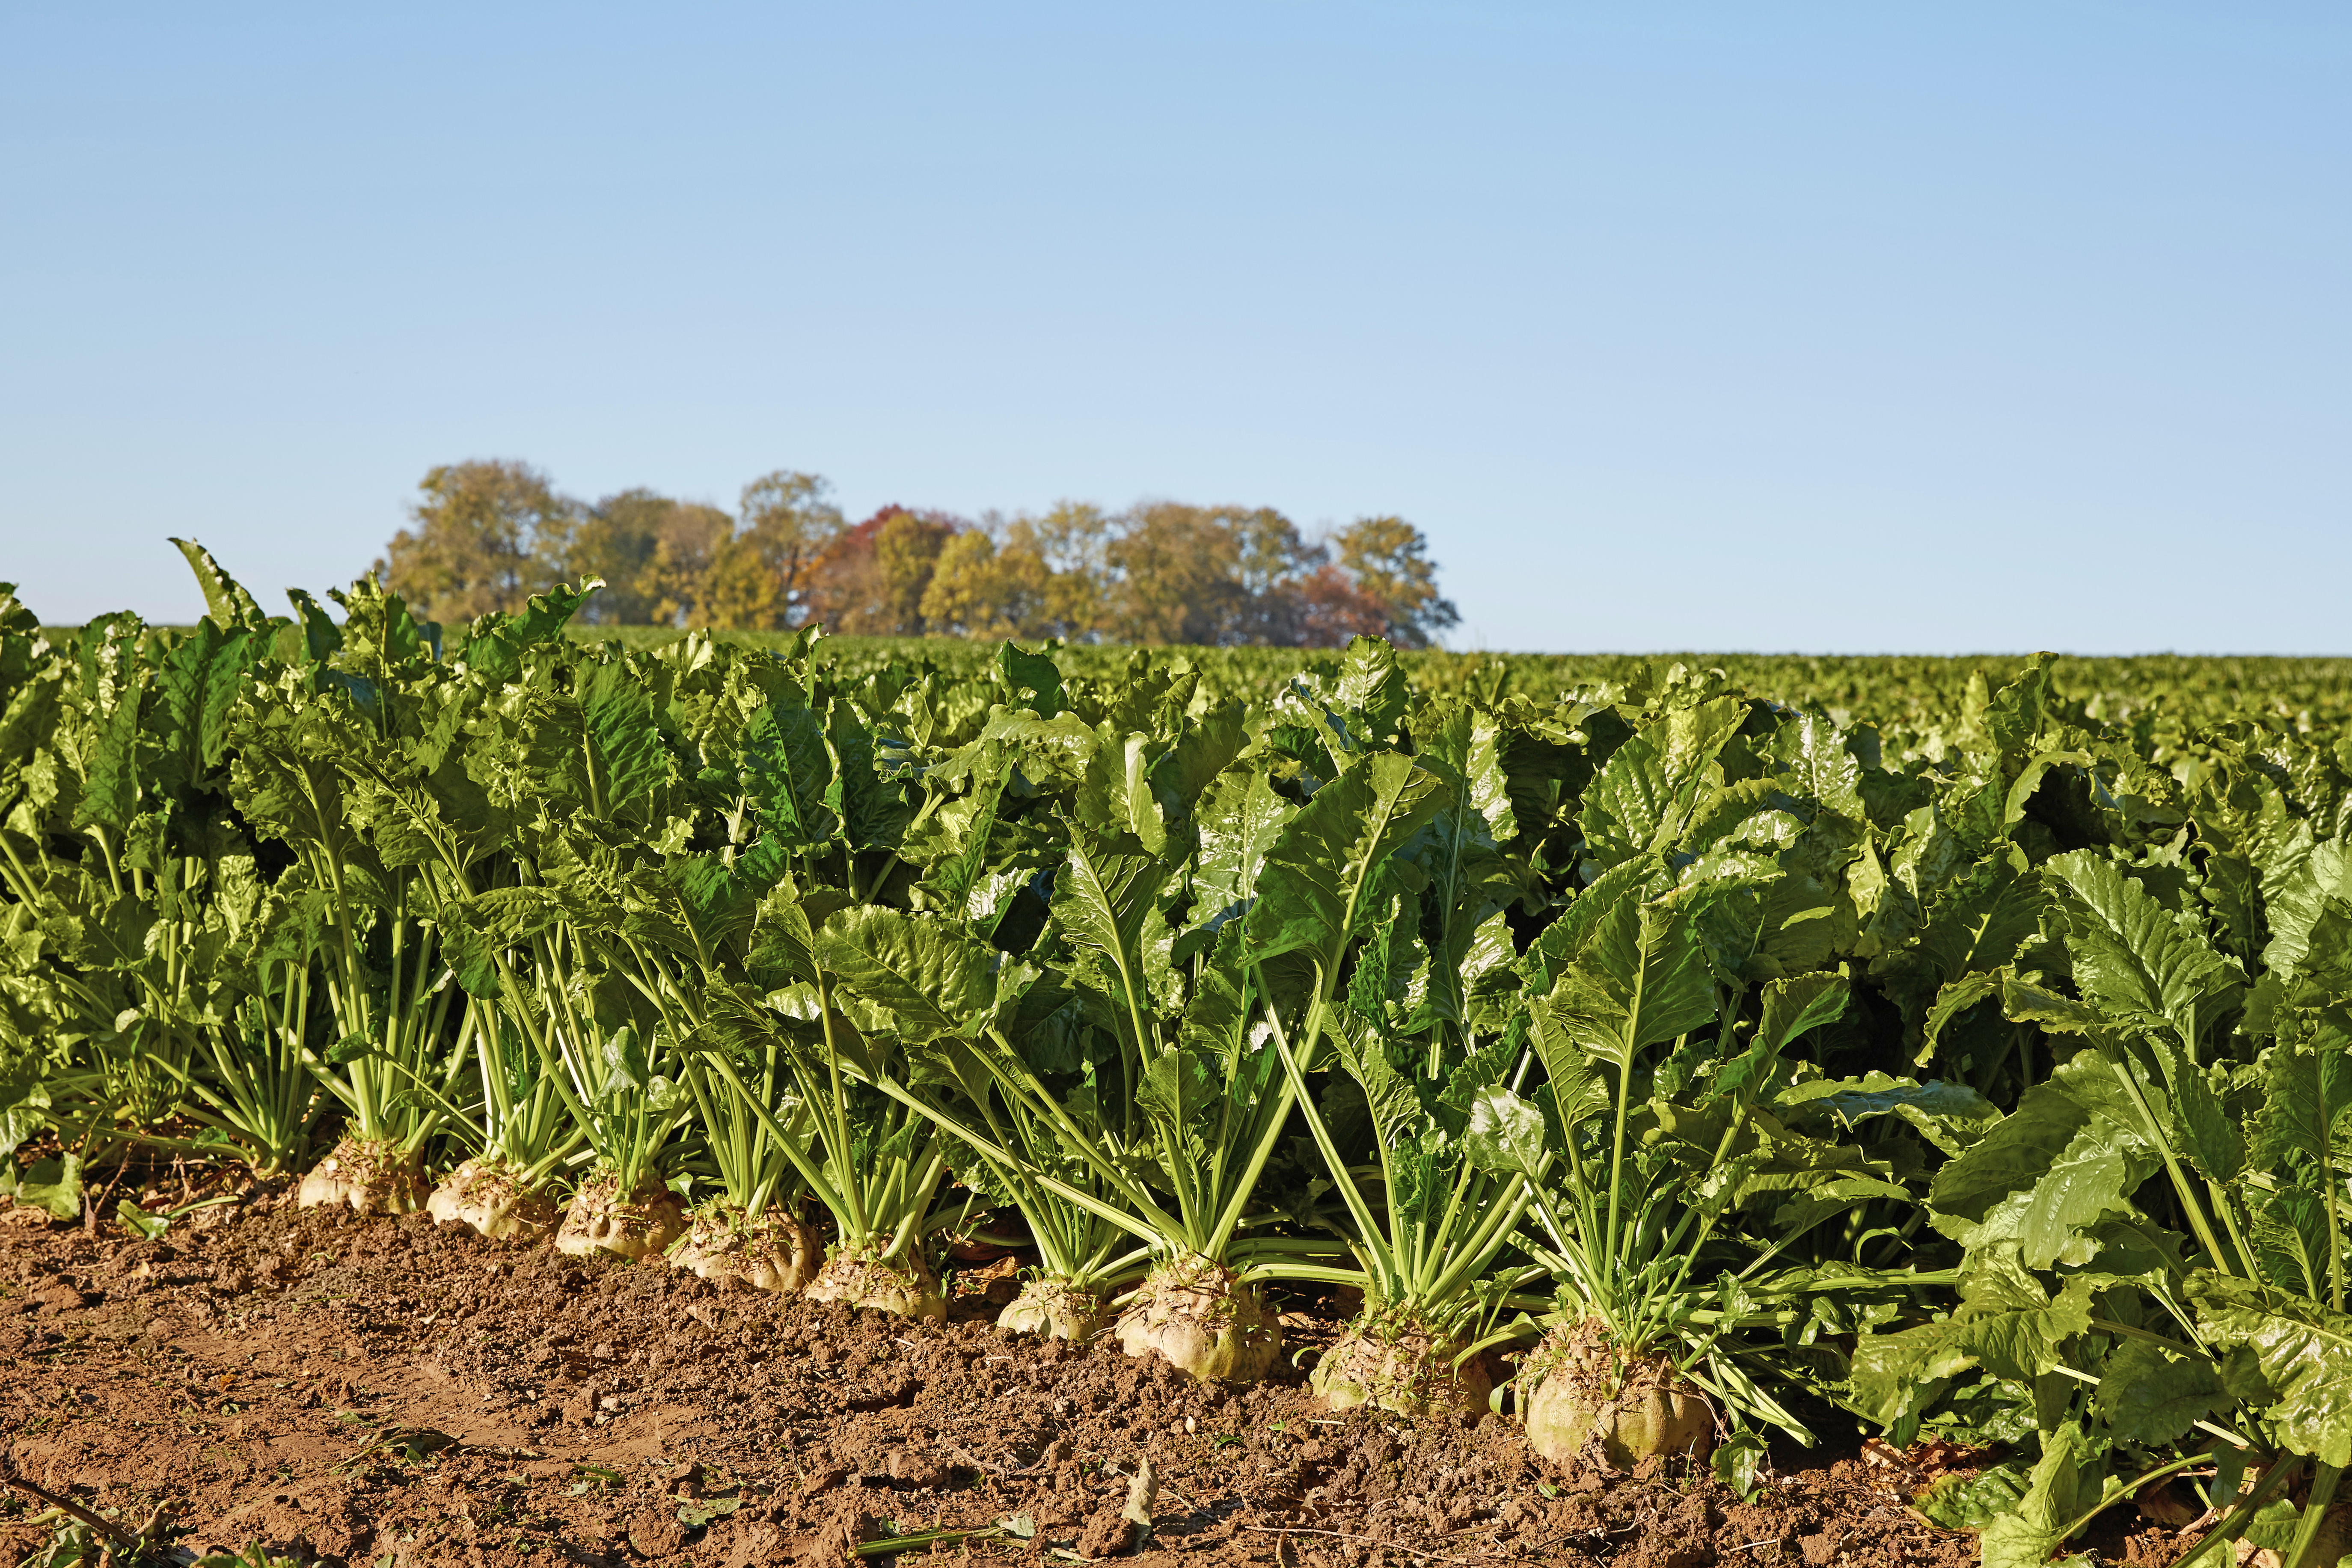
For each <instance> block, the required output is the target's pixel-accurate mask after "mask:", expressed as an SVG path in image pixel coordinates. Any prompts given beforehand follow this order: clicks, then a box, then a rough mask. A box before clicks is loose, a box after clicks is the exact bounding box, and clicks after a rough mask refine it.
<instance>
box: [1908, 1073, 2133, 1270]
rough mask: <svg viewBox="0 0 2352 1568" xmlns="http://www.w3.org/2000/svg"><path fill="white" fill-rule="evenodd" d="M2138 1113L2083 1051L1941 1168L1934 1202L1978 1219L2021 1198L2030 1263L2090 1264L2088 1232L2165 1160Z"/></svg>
mask: <svg viewBox="0 0 2352 1568" xmlns="http://www.w3.org/2000/svg"><path fill="white" fill-rule="evenodd" d="M2161 1163H2162V1160H2161V1156H2160V1155H2159V1154H2158V1152H2157V1151H2156V1150H2154V1149H2153V1148H2151V1147H2150V1146H2149V1144H2148V1142H2147V1139H2146V1138H2145V1137H2144V1136H2142V1134H2141V1132H2140V1131H2139V1127H2138V1120H2137V1110H2135V1108H2134V1107H2133V1105H2132V1104H2131V1100H2130V1097H2129V1096H2128V1095H2127V1094H2126V1092H2125V1090H2124V1088H2123V1086H2122V1084H2121V1083H2119V1082H2118V1081H2117V1080H2116V1077H2115V1075H2114V1073H2113V1072H2112V1071H2111V1070H2110V1069H2109V1068H2108V1066H2107V1064H2106V1062H2105V1059H2104V1058H2102V1057H2101V1056H2100V1054H2099V1053H2098V1052H2097V1051H2095V1050H2086V1051H2083V1052H2080V1053H2078V1054H2077V1055H2075V1056H2074V1057H2073V1058H2070V1059H2069V1060H2067V1061H2066V1062H2064V1063H2063V1064H2061V1065H2060V1066H2059V1067H2058V1068H2056V1069H2054V1070H2053V1072H2052V1073H2051V1075H2050V1077H2049V1079H2046V1080H2045V1081H2043V1082H2042V1083H2039V1084H2036V1085H2034V1086H2033V1088H2032V1089H2028V1090H2027V1091H2026V1093H2025V1097H2024V1098H2023V1099H2022V1100H2020V1101H2019V1102H2018V1107H2017V1109H2016V1110H2014V1111H2012V1112H2011V1113H2010V1114H2009V1115H2008V1116H2006V1117H2004V1118H2002V1119H2001V1121H2000V1122H1999V1123H1997V1124H1996V1125H1995V1126H1994V1127H1993V1128H1992V1130H1991V1131H1989V1132H1987V1133H1986V1134H1985V1136H1984V1137H1983V1138H1981V1139H1979V1141H1978V1142H1976V1143H1974V1144H1973V1145H1971V1146H1970V1147H1969V1148H1968V1149H1966V1150H1965V1151H1963V1152H1961V1153H1960V1154H1959V1155H1958V1156H1957V1157H1956V1158H1954V1159H1952V1160H1950V1161H1948V1163H1946V1164H1945V1165H1944V1167H1943V1169H1941V1170H1939V1171H1938V1172H1937V1173H1936V1179H1935V1181H1934V1183H1933V1184H1932V1185H1931V1186H1930V1187H1929V1189H1928V1202H1929V1204H1930V1205H1933V1206H1934V1207H1935V1208H1936V1209H1937V1210H1938V1211H1940V1212H1942V1213H1943V1214H1946V1215H1959V1216H1962V1217H1964V1218H1966V1219H1969V1220H1974V1221H1982V1220H1984V1219H1986V1218H1987V1216H1988V1215H1990V1213H1991V1211H1992V1210H1993V1209H1994V1208H1995V1207H1996V1205H2001V1204H2003V1202H2004V1200H2008V1199H2011V1197H2012V1196H2013V1195H2021V1196H2022V1205H2023V1214H2022V1216H2021V1219H2022V1228H2021V1232H2020V1235H2019V1237H2018V1239H2019V1241H2020V1243H2021V1246H2022V1247H2023V1248H2024V1256H2025V1261H2026V1263H2027V1265H2028V1266H2029V1267H2032V1268H2049V1267H2050V1266H2051V1265H2052V1264H2053V1263H2054V1262H2057V1261H2058V1260H2060V1259H2061V1258H2064V1259H2066V1260H2067V1261H2071V1262H2075V1263H2084V1262H2087V1261H2089V1259H2090V1258H2091V1256H2093V1255H2095V1250H2096V1247H2095V1243H2093V1242H2091V1241H2089V1240H2088V1239H2087V1233H2088V1232H2089V1231H2090V1230H2091V1229H2092V1228H2093V1227H2094V1226H2095V1225H2096V1224H2097V1222H2098V1220H2099V1219H2100V1218H2101V1216H2103V1215H2108V1214H2113V1213H2125V1214H2127V1213H2129V1212H2130V1209H2131V1194H2133V1193H2134V1192H2136V1191H2137V1190H2138V1188H2139V1184H2141V1183H2142V1182H2144V1181H2146V1180H2147V1178H2148V1177H2149V1176H2150V1175H2151V1174H2153V1173H2155V1171H2156V1170H2157V1168H2158V1166H2159V1165H2160V1164H2161Z"/></svg>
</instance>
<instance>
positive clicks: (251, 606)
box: [172, 539, 269, 632]
mask: <svg viewBox="0 0 2352 1568" xmlns="http://www.w3.org/2000/svg"><path fill="white" fill-rule="evenodd" d="M172 542H173V544H176V545H178V546H179V547H180V553H181V554H182V555H184V556H185V557H187V562H188V570H189V571H191V572H194V574H196V585H197V586H198V587H200V588H202V589H203V590H204V591H205V616H206V617H207V618H208V619H210V620H211V621H212V622H213V623H214V624H215V625H216V626H219V627H220V629H221V630H223V631H225V632H228V631H240V630H243V629H246V628H247V627H252V626H268V624H269V617H268V616H266V615H263V614H262V613H261V606H260V605H258V604H257V603H256V602H255V601H254V597H253V595H251V594H248V593H247V592H246V591H245V589H244V588H243V587H242V586H241V585H239V584H238V583H237V581H236V578H234V577H232V576H230V575H229V574H227V573H226V572H224V571H222V570H221V567H220V563H219V562H217V561H215V560H214V559H213V558H212V552H210V551H208V550H206V549H205V547H204V546H203V545H201V544H198V543H197V542H195V541H194V540H193V539H174V540H173V541H172Z"/></svg>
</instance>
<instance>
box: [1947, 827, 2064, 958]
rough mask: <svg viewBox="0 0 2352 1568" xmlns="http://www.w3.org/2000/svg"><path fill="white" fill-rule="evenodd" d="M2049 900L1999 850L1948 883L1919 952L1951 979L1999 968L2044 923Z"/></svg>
mask: <svg viewBox="0 0 2352 1568" xmlns="http://www.w3.org/2000/svg"><path fill="white" fill-rule="evenodd" d="M2048 902H2049V895H2048V894H2047V893H2046V892H2044V891H2043V889H2042V885H2041V883H2040V882H2039V881H2038V880H2037V879H2034V878H2032V877H2030V876H2021V875H2020V874H2019V872H2018V869H2017V868H2016V866H2015V865H2013V864H2012V863H2011V859H2010V856H2009V852H2008V851H2006V850H2000V851H1996V852H1995V853H1993V854H1991V855H1988V856H1986V857H1985V858H1983V859H1981V860H1979V861H1978V862H1977V863H1976V864H1975V865H1974V866H1973V867H1971V868H1969V870H1968V872H1967V873H1966V874H1965V875H1964V876H1961V877H1958V878H1955V879H1953V880H1952V881H1951V882H1949V883H1948V884H1947V885H1946V886H1945V888H1944V890H1943V892H1942V893H1941V894H1940V895H1939V896H1938V897H1937V900H1936V902H1935V904H1934V907H1933V908H1932V909H1931V910H1929V911H1928V915H1927V930H1926V931H1924V932H1922V933H1921V935H1920V938H1919V947H1920V951H1921V952H1925V953H1926V954H1927V957H1928V959H1929V960H1930V961H1931V962H1932V963H1934V964H1935V965H1936V967H1937V970H1938V971H1939V972H1941V973H1942V974H1943V976H1944V978H1945V980H1946V981H1947V982H1951V981H1956V980H1958V979H1959V978H1960V977H1961V976H1963V975H1968V974H1975V973H1983V972H1986V971H1990V970H1998V969H2000V967H2001V966H2002V965H2004V964H2006V963H2009V962H2010V961H2011V959H2012V958H2014V957H2016V956H2017V950H2018V948H2019V946H2020V945H2021V943H2023V942H2025V941H2026V939H2027V938H2029V937H2031V936H2032V935H2033V934H2034V932H2035V931H2036V930H2037V929H2038V928H2039V927H2040V925H2041V922H2042V910H2043V908H2044V907H2045V906H2046V905H2047V904H2048Z"/></svg>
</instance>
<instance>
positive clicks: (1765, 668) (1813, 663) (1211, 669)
mask: <svg viewBox="0 0 2352 1568" xmlns="http://www.w3.org/2000/svg"><path fill="white" fill-rule="evenodd" d="M156 629H158V630H160V631H167V632H168V631H177V630H184V629H186V628H184V627H158V628H156ZM43 630H44V634H45V635H46V636H47V637H49V638H51V639H52V640H53V641H57V642H60V643H62V642H65V641H67V640H68V639H70V638H72V637H75V636H76V635H77V632H78V628H76V627H72V626H49V627H45V628H43ZM569 635H570V636H571V637H572V638H573V639H574V640H576V641H579V642H583V643H591V644H593V643H618V644H620V645H621V646H623V647H628V648H633V649H634V648H652V647H662V646H665V645H667V644H669V643H673V642H677V641H679V640H680V639H682V638H684V637H688V636H689V635H691V634H689V633H688V632H685V631H681V630H678V629H677V628H675V627H671V626H573V627H571V628H569ZM706 635H709V636H710V637H712V638H713V639H714V640H715V641H718V642H720V643H725V644H728V645H730V646H735V647H782V646H784V645H785V644H788V643H789V642H791V641H792V640H793V637H794V636H795V635H796V634H793V633H789V632H756V631H719V632H710V633H707V634H706ZM823 646H824V651H825V654H826V656H827V657H828V658H829V659H830V661H831V662H833V663H834V664H835V665H837V666H839V667H842V668H846V669H849V670H851V671H854V672H856V673H860V674H863V673H867V672H871V671H876V670H879V669H882V668H886V667H887V666H889V665H892V664H894V663H895V664H898V665H901V666H903V667H906V668H916V669H919V668H929V669H934V670H937V671H938V672H939V673H940V675H942V676H945V677H947V678H949V679H955V680H961V679H971V678H974V677H977V676H980V675H982V673H983V672H985V671H986V669H987V668H989V666H990V665H991V664H992V662H993V661H994V659H995V658H996V645H995V644H993V643H986V642H969V641H965V640H963V639H961V638H948V637H827V638H825V639H824V645H823ZM1139 653H1141V654H1144V655H1146V656H1147V657H1148V658H1150V659H1151V660H1153V661H1154V662H1158V661H1160V660H1172V661H1181V662H1182V663H1183V664H1185V665H1186V666H1187V667H1189V668H1194V669H1198V670H1200V671H1201V672H1202V679H1203V684H1204V685H1205V686H1206V687H1208V688H1209V689H1211V690H1213V691H1216V692H1220V693H1222V694H1225V695H1232V696H1247V695H1252V694H1255V693H1257V692H1260V691H1263V690H1264V689H1266V688H1267V686H1268V685H1269V684H1271V683H1274V682H1278V681H1280V680H1283V679H1286V678H1287V677H1288V676H1289V675H1290V674H1291V673H1292V672H1293V671H1296V670H1297V669H1299V668H1304V667H1307V666H1309V665H1311V664H1313V663H1315V662H1316V661H1317V660H1318V658H1330V657H1331V656H1330V655H1329V654H1328V653H1326V654H1318V653H1317V652H1315V651H1313V650H1308V649H1300V648H1286V647H1181V646H1170V647H1150V648H1138V647H1131V646H1128V645H1124V644H1112V643H1103V644H1079V645H1076V646H1070V647H1059V648H1057V649H1056V650H1055V656H1054V657H1055V662H1056V663H1057V664H1058V665H1059V666H1060V667H1061V668H1062V670H1063V671H1064V673H1066V674H1067V675H1071V676H1075V677H1078V678H1080V679H1090V680H1108V679H1115V678H1117V677H1118V676H1119V675H1120V674H1121V673H1123V672H1124V671H1125V670H1126V669H1127V668H1128V664H1129V660H1130V659H1131V658H1134V657H1135V656H1136V655H1137V654H1139ZM1398 657H1399V660H1400V662H1401V663H1402V665H1403V666H1404V667H1405V668H1406V669H1407V670H1408V671H1409V672H1410V673H1411V675H1412V679H1413V682H1414V684H1415V685H1417V686H1420V687H1422V688H1423V689H1428V690H1433V691H1455V690H1461V689H1465V687H1466V688H1470V689H1475V690H1477V691H1479V692H1480V693H1482V694H1485V695H1489V696H1505V695H1511V696H1522V697H1529V698H1534V699H1537V700H1546V701H1549V700H1552V699H1555V698H1557V697H1558V696H1559V695H1560V694H1561V693H1562V692H1564V691H1569V690H1573V689H1586V688H1590V687H1592V686H1596V685H1601V684H1604V683H1610V682H1622V681H1625V680H1627V679H1632V678H1633V677H1634V676H1635V675H1636V673H1637V672H1638V671H1639V670H1641V669H1642V668H1643V667H1644V666H1646V667H1648V668H1651V669H1653V670H1655V671H1658V672H1660V673H1664V671H1665V670H1667V669H1670V668H1673V667H1674V666H1675V665H1676V664H1684V665H1688V666H1690V667H1692V668H1717V669H1721V670H1722V671H1724V673H1725V674H1726V675H1727V676H1728V677H1729V678H1730V679H1731V681H1732V683H1733V684H1734V685H1736V686H1738V687H1740V688H1743V689H1747V690H1748V691H1751V692H1755V693H1757V694H1759V695H1763V696H1769V697H1770V698H1772V699H1773V700H1777V701H1780V702H1785V703H1789V704H1791V705H1793V706H1797V707H1819V708H1822V709H1825V710H1831V711H1832V712H1833V713H1839V714H1843V715H1853V716H1863V715H1872V716H1876V717H1878V718H1880V719H1881V720H1882V721H1884V720H1888V719H1893V718H1895V716H1896V715H1898V714H1899V715H1901V716H1902V717H1903V718H1904V719H1906V720H1908V721H1910V722H1912V723H1915V724H1916V723H1922V722H1932V721H1934V719H1935V718H1936V717H1937V716H1939V715H1944V714H1948V713H1952V712H1955V711H1957V710H1958V708H1959V706H1960V705H1961V704H1962V703H1963V702H1964V701H1965V700H1966V698H1967V695H1968V689H1969V681H1970V679H1973V678H1979V677H1980V678H1982V679H1983V680H1984V681H1986V682H1987V683H1989V684H1990V686H1991V687H1994V688H1998V687H1999V686H2000V685H2001V684H2002V683H2003V682H2005V681H2007V680H2008V679H2011V678H2012V677H2013V676H2014V675H2015V674H2016V673H2017V671H2018V670H2019V669H2020V668H2022V667H2023V665H2024V663H2025V656H2024V655H2023V654H1962V655H1958V656H1954V657H1941V656H1935V655H1927V654H1884V655H1828V654H1755V653H1696V652H1684V653H1653V654H1612V653H1576V654H1566V653H1466V652H1462V653H1457V652H1449V651H1445V650H1443V649H1439V650H1433V651H1430V652H1426V653H1402V654H1400V655H1399V656H1398ZM2052 670H2053V675H2054V676H2055V678H2056V680H2057V684H2058V687H2059V689H2060V690H2062V691H2063V692H2064V693H2065V694H2066V695H2067V696H2069V697H2071V698H2073V699H2074V700H2079V701H2081V702H2082V703H2084V707H2085V710H2086V711H2087V713H2088V714H2089V716H2090V717H2093V718H2097V719H2105V720H2110V721H2123V720H2127V719H2130V718H2133V717H2135V716H2145V715H2147V714H2149V713H2150V712H2162V713H2164V714H2167V715H2168V716H2169V717H2170V718H2171V719H2172V720H2174V721H2179V722H2189V723H2198V722H2202V721H2210V720H2215V719H2221V718H2224V717H2229V716H2233V715H2242V716H2252V715H2256V714H2260V715H2263V716H2266V717H2268V718H2269V719H2271V720H2272V721H2273V722H2276V721H2285V722H2287V723H2288V724H2291V725H2292V726H2294V728H2296V729H2297V730H2299V731H2304V732H2306V733H2307V732H2310V731H2316V730H2334V729H2340V728H2342V727H2343V726H2344V724H2345V721H2346V720H2347V717H2352V658H2260V657H2252V656H2236V655H2231V656H2221V657H2199V656H2190V655H2182V654H2149V655H2145V656H2142V657H2138V658H2074V657H2071V656H2070V657H2062V658H2059V659H2058V660H2057V661H2056V662H2055V663H2054V664H2053V667H2052Z"/></svg>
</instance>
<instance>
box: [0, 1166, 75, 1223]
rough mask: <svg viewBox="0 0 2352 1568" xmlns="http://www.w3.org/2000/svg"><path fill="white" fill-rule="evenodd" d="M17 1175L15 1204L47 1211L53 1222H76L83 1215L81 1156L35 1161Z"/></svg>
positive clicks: (12, 1171)
mask: <svg viewBox="0 0 2352 1568" xmlns="http://www.w3.org/2000/svg"><path fill="white" fill-rule="evenodd" d="M9 1174H10V1175H13V1176H16V1186H15V1188H14V1189H13V1190H14V1194H15V1196H16V1202H17V1203H18V1204H20V1205H23V1206H24V1207H26V1208H33V1209H41V1210H44V1211H46V1212H47V1214H48V1215H49V1217H50V1218H52V1219H74V1218H78V1217H79V1215H80V1214H81V1156H80V1155H79V1154H66V1155H63V1156H62V1157H60V1158H58V1159H53V1160H36V1161H34V1162H33V1163H32V1164H31V1166H30V1167H28V1168H27V1169H26V1171H25V1172H24V1173H23V1174H21V1175H17V1174H16V1172H15V1171H14V1170H13V1169H12V1170H11V1171H10V1172H9Z"/></svg>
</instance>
